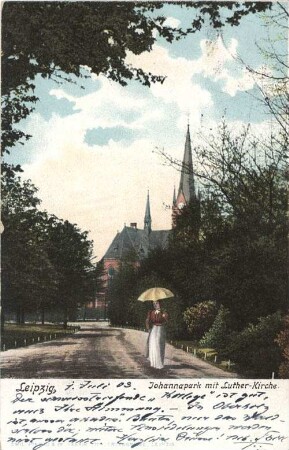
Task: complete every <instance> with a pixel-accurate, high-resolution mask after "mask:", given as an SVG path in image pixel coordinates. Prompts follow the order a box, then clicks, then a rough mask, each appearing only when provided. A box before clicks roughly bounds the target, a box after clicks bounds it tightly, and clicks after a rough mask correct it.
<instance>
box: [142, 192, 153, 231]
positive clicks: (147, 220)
mask: <svg viewBox="0 0 289 450" xmlns="http://www.w3.org/2000/svg"><path fill="white" fill-rule="evenodd" d="M144 229H145V230H148V232H149V233H150V232H151V231H152V218H151V208H150V193H149V191H148V195H147V204H146V211H145V217H144Z"/></svg>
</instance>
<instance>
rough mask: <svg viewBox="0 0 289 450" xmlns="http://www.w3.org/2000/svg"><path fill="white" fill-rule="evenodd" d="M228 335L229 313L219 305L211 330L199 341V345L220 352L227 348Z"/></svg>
mask: <svg viewBox="0 0 289 450" xmlns="http://www.w3.org/2000/svg"><path fill="white" fill-rule="evenodd" d="M229 333H230V311H229V310H228V309H226V308H225V307H224V306H223V305H221V306H220V308H219V311H218V313H217V315H216V318H215V320H214V322H213V324H212V326H211V328H210V329H209V331H207V332H206V333H205V334H204V336H203V337H202V339H201V340H200V345H201V346H202V347H212V348H215V349H216V350H218V351H220V352H222V351H223V350H224V349H225V348H226V346H227V343H228V336H229Z"/></svg>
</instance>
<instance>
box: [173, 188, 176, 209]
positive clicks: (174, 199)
mask: <svg viewBox="0 0 289 450" xmlns="http://www.w3.org/2000/svg"><path fill="white" fill-rule="evenodd" d="M176 201H177V197H176V186H174V194H173V205H175V204H176Z"/></svg>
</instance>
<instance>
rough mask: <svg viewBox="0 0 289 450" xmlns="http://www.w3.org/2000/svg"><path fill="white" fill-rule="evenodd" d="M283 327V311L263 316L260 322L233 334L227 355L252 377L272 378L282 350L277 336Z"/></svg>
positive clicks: (276, 370) (276, 369)
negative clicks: (277, 341)
mask: <svg viewBox="0 0 289 450" xmlns="http://www.w3.org/2000/svg"><path fill="white" fill-rule="evenodd" d="M280 328H281V313H280V312H276V313H275V314H270V315H269V316H266V317H261V318H260V319H259V320H258V323H257V324H255V325H253V324H249V325H248V326H247V327H246V328H245V329H244V330H243V331H241V332H239V333H234V334H232V335H231V343H230V346H229V348H228V349H227V356H228V357H229V358H231V359H232V360H233V361H234V362H235V363H236V364H237V365H238V366H239V367H240V369H241V370H242V371H243V372H244V373H245V374H246V375H247V376H250V377H257V378H270V377H271V375H272V372H275V373H277V372H278V367H279V365H280V362H281V350H280V348H279V347H278V345H277V343H276V339H275V338H276V336H277V334H278V332H280Z"/></svg>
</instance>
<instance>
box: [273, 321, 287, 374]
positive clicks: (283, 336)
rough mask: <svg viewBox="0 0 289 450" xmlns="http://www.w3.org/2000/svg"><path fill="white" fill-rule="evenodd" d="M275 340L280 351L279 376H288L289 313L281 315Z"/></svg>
mask: <svg viewBox="0 0 289 450" xmlns="http://www.w3.org/2000/svg"><path fill="white" fill-rule="evenodd" d="M275 342H276V343H277V345H278V346H279V348H280V350H281V351H282V361H281V364H280V366H279V371H278V374H279V377H280V378H289V315H288V314H287V315H286V316H284V317H283V319H282V328H281V331H280V332H279V333H278V335H277V337H276V339H275Z"/></svg>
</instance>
